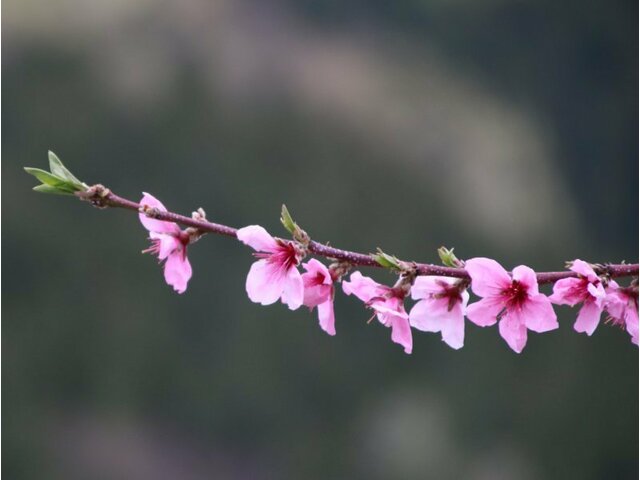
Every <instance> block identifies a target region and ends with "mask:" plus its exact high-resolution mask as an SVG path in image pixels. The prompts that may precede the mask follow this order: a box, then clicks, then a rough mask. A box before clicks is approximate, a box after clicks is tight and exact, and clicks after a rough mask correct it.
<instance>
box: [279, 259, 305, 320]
mask: <svg viewBox="0 0 640 480" xmlns="http://www.w3.org/2000/svg"><path fill="white" fill-rule="evenodd" d="M283 287H284V288H283V289H282V303H285V304H287V305H288V306H289V310H295V309H297V308H300V306H301V305H302V301H303V299H304V284H303V282H302V275H300V272H299V271H298V269H297V268H295V267H292V268H290V269H289V271H288V272H287V274H286V277H285V281H284V286H283Z"/></svg>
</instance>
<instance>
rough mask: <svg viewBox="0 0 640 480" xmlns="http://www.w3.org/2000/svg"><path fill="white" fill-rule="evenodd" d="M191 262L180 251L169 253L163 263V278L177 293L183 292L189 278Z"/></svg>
mask: <svg viewBox="0 0 640 480" xmlns="http://www.w3.org/2000/svg"><path fill="white" fill-rule="evenodd" d="M191 273H192V272H191V264H190V263H189V259H188V258H187V256H186V255H183V254H182V251H176V252H174V253H172V254H171V255H169V257H168V258H167V261H166V262H165V264H164V279H165V280H166V282H167V283H168V284H169V285H171V286H172V287H173V289H174V290H175V291H176V292H178V293H184V291H185V290H186V289H187V283H188V282H189V279H190V278H191Z"/></svg>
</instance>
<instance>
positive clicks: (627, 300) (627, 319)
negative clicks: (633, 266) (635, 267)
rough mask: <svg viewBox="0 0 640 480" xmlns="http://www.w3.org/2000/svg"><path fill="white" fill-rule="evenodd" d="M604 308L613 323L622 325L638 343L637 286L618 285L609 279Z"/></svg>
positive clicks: (632, 339) (634, 341)
mask: <svg viewBox="0 0 640 480" xmlns="http://www.w3.org/2000/svg"><path fill="white" fill-rule="evenodd" d="M606 292H607V297H606V309H607V312H609V315H611V318H612V319H613V321H614V323H615V324H617V325H620V326H624V327H625V328H626V330H627V332H628V333H629V335H631V341H632V342H633V343H635V344H636V345H638V288H637V285H636V287H635V288H634V287H633V286H631V287H620V286H619V285H618V284H617V283H616V282H615V281H613V280H611V281H610V282H609V285H608V286H607V290H606Z"/></svg>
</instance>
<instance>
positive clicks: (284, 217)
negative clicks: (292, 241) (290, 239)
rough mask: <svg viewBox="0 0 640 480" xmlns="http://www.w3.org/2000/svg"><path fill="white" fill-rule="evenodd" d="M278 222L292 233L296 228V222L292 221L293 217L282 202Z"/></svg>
mask: <svg viewBox="0 0 640 480" xmlns="http://www.w3.org/2000/svg"><path fill="white" fill-rule="evenodd" d="M280 222H281V223H282V225H283V226H284V228H286V229H287V230H288V231H289V233H291V234H294V233H295V232H296V230H297V229H298V225H296V222H294V221H293V218H291V214H290V213H289V210H288V209H287V206H286V205H284V204H283V205H282V211H281V212H280Z"/></svg>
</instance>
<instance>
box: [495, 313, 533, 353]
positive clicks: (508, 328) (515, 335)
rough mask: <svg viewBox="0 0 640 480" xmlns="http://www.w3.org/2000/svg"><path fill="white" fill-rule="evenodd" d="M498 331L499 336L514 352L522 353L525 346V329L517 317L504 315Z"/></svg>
mask: <svg viewBox="0 0 640 480" xmlns="http://www.w3.org/2000/svg"><path fill="white" fill-rule="evenodd" d="M498 330H500V336H501V337H502V338H504V339H505V341H506V342H507V344H508V345H509V346H510V347H511V349H512V350H513V351H514V352H516V353H520V352H522V349H523V348H524V346H525V345H526V344H527V327H526V326H525V325H524V324H522V323H520V322H519V321H518V319H517V317H513V316H512V315H510V314H507V315H505V316H504V317H503V318H502V320H500V324H499V325H498Z"/></svg>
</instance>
